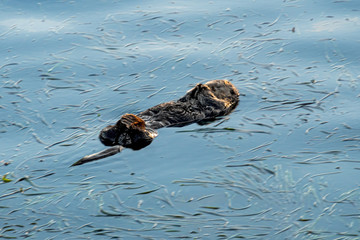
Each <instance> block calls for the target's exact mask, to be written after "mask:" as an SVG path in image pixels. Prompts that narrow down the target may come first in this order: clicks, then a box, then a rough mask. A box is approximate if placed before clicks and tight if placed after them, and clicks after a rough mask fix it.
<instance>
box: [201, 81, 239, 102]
mask: <svg viewBox="0 0 360 240" xmlns="http://www.w3.org/2000/svg"><path fill="white" fill-rule="evenodd" d="M205 85H206V86H208V87H209V88H210V89H211V92H212V93H213V94H214V95H215V96H216V97H217V98H218V99H221V100H227V101H230V102H237V101H239V95H240V94H239V91H238V90H237V89H236V87H235V86H234V85H233V84H232V83H231V82H229V81H227V80H213V81H209V82H207V83H205Z"/></svg>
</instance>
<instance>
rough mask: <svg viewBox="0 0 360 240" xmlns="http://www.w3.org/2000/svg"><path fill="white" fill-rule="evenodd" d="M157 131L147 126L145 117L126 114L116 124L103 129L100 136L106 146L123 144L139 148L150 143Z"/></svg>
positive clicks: (134, 148)
mask: <svg viewBox="0 0 360 240" xmlns="http://www.w3.org/2000/svg"><path fill="white" fill-rule="evenodd" d="M156 136H157V132H156V131H155V130H153V129H151V128H147V127H146V124H145V122H144V120H143V119H141V118H140V117H138V116H136V115H134V114H125V115H123V116H122V117H121V119H120V120H119V121H118V122H117V123H116V124H115V125H110V126H107V127H105V128H104V129H103V130H101V132H100V135H99V138H100V141H101V142H102V143H103V144H104V145H106V146H114V145H121V146H123V147H127V148H131V149H133V150H138V149H141V148H143V147H146V146H147V145H149V144H150V143H151V142H152V140H153V139H154V138H155V137H156Z"/></svg>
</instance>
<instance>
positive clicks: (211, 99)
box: [99, 80, 239, 150]
mask: <svg viewBox="0 0 360 240" xmlns="http://www.w3.org/2000/svg"><path fill="white" fill-rule="evenodd" d="M238 102H239V91H238V90H237V89H236V87H235V86H234V85H233V84H232V83H230V82H229V81H227V80H213V81H209V82H207V83H205V84H201V83H200V84H197V85H196V86H195V87H194V88H192V89H191V90H189V91H188V92H187V93H186V95H185V96H183V97H182V98H180V99H179V100H177V101H171V102H167V103H162V104H159V105H156V106H155V107H152V108H149V109H147V110H145V111H143V112H141V113H139V114H138V115H134V114H125V115H123V116H122V117H121V119H120V120H119V121H118V122H117V123H116V124H115V125H110V126H107V127H105V128H104V129H103V130H102V131H101V132H100V135H99V138H100V141H101V142H102V143H103V144H104V145H106V146H115V145H121V146H123V147H127V148H131V149H134V150H138V149H141V148H143V147H145V146H147V145H149V144H150V143H151V141H152V140H153V139H154V138H155V137H156V136H157V132H156V129H159V128H162V127H181V126H185V125H188V124H191V123H195V122H197V123H199V122H203V121H208V120H213V119H215V118H216V117H219V116H224V115H227V114H229V113H230V112H231V111H232V110H234V108H235V107H236V106H237V104H238Z"/></svg>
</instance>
